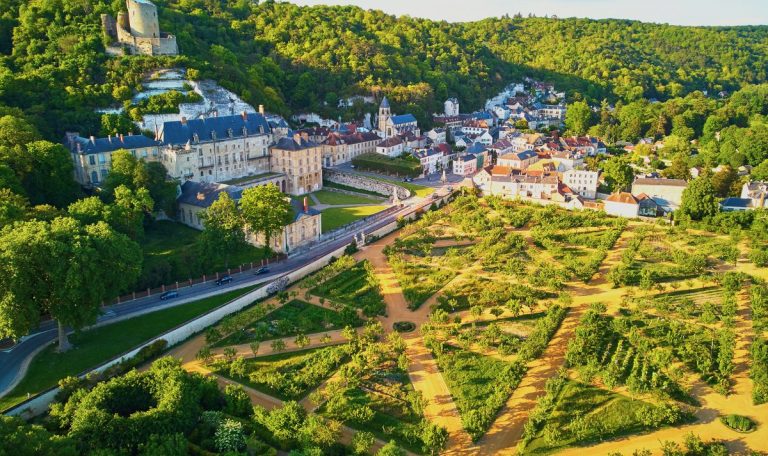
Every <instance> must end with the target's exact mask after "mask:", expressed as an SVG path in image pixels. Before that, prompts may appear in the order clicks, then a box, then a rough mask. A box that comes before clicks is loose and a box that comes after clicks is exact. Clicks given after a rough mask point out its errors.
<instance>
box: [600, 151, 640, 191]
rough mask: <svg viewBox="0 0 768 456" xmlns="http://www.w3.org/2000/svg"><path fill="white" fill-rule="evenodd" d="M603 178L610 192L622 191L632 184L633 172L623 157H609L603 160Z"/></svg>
mask: <svg viewBox="0 0 768 456" xmlns="http://www.w3.org/2000/svg"><path fill="white" fill-rule="evenodd" d="M601 164H602V167H603V179H605V183H606V184H607V185H608V186H609V187H610V189H611V191H612V192H622V191H625V190H627V189H628V188H629V187H630V185H632V180H633V179H634V177H635V173H634V171H633V170H632V167H631V166H629V162H628V161H627V159H626V158H625V157H611V158H609V159H608V160H605V161H603V162H602V163H601Z"/></svg>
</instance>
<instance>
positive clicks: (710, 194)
mask: <svg viewBox="0 0 768 456" xmlns="http://www.w3.org/2000/svg"><path fill="white" fill-rule="evenodd" d="M719 211H720V205H719V204H718V203H717V196H716V194H715V187H714V185H712V180H711V179H710V177H709V176H706V175H704V176H700V177H698V178H696V179H694V180H692V181H691V182H689V183H688V188H686V189H685V190H683V197H682V201H681V203H680V214H681V215H682V216H683V217H687V218H689V219H691V220H701V219H703V218H704V217H711V216H714V215H716V214H717V213H718V212H719Z"/></svg>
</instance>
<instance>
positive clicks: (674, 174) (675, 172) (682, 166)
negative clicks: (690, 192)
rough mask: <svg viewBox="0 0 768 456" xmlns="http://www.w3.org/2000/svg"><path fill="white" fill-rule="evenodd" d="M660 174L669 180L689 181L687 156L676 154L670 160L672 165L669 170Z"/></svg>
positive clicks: (689, 173)
mask: <svg viewBox="0 0 768 456" xmlns="http://www.w3.org/2000/svg"><path fill="white" fill-rule="evenodd" d="M661 174H662V175H663V176H664V177H666V178H669V179H683V180H688V179H690V178H691V172H690V171H689V168H688V156H687V155H685V154H681V153H678V154H676V155H675V156H674V158H673V159H672V164H671V165H670V166H669V168H666V169H664V171H662V172H661Z"/></svg>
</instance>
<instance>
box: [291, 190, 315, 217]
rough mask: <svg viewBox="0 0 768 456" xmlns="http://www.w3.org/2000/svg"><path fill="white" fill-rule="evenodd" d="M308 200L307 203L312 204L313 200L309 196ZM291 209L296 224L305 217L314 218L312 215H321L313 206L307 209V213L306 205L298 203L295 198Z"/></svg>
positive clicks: (292, 200)
mask: <svg viewBox="0 0 768 456" xmlns="http://www.w3.org/2000/svg"><path fill="white" fill-rule="evenodd" d="M307 200H308V201H307V202H308V203H309V204H312V199H311V198H310V197H309V196H307ZM291 208H292V209H293V221H294V222H295V221H297V220H299V219H300V218H302V217H304V216H307V215H309V216H312V215H317V214H319V213H320V211H318V210H317V209H315V208H314V207H312V206H309V207H308V208H307V211H306V212H305V211H304V203H303V202H302V201H297V200H295V199H293V198H292V199H291Z"/></svg>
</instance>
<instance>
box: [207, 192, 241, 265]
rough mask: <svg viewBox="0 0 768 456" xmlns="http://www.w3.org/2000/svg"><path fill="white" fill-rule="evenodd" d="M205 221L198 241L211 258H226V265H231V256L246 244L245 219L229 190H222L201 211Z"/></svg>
mask: <svg viewBox="0 0 768 456" xmlns="http://www.w3.org/2000/svg"><path fill="white" fill-rule="evenodd" d="M201 218H202V220H203V222H204V225H203V226H204V228H203V232H202V234H201V235H200V237H199V238H198V242H199V244H200V246H201V248H202V249H203V251H204V252H206V256H207V258H209V259H215V258H221V257H223V258H224V264H225V267H229V256H230V255H231V254H232V253H234V252H236V251H237V250H238V249H239V248H241V247H242V246H244V245H245V231H244V225H243V219H242V217H241V216H240V213H239V212H238V210H237V206H236V204H235V201H234V200H233V199H232V198H231V197H230V196H229V193H227V192H221V193H220V194H219V198H218V199H217V200H216V201H214V202H213V203H212V204H211V205H210V207H208V208H207V209H206V210H205V211H203V212H202V213H201Z"/></svg>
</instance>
